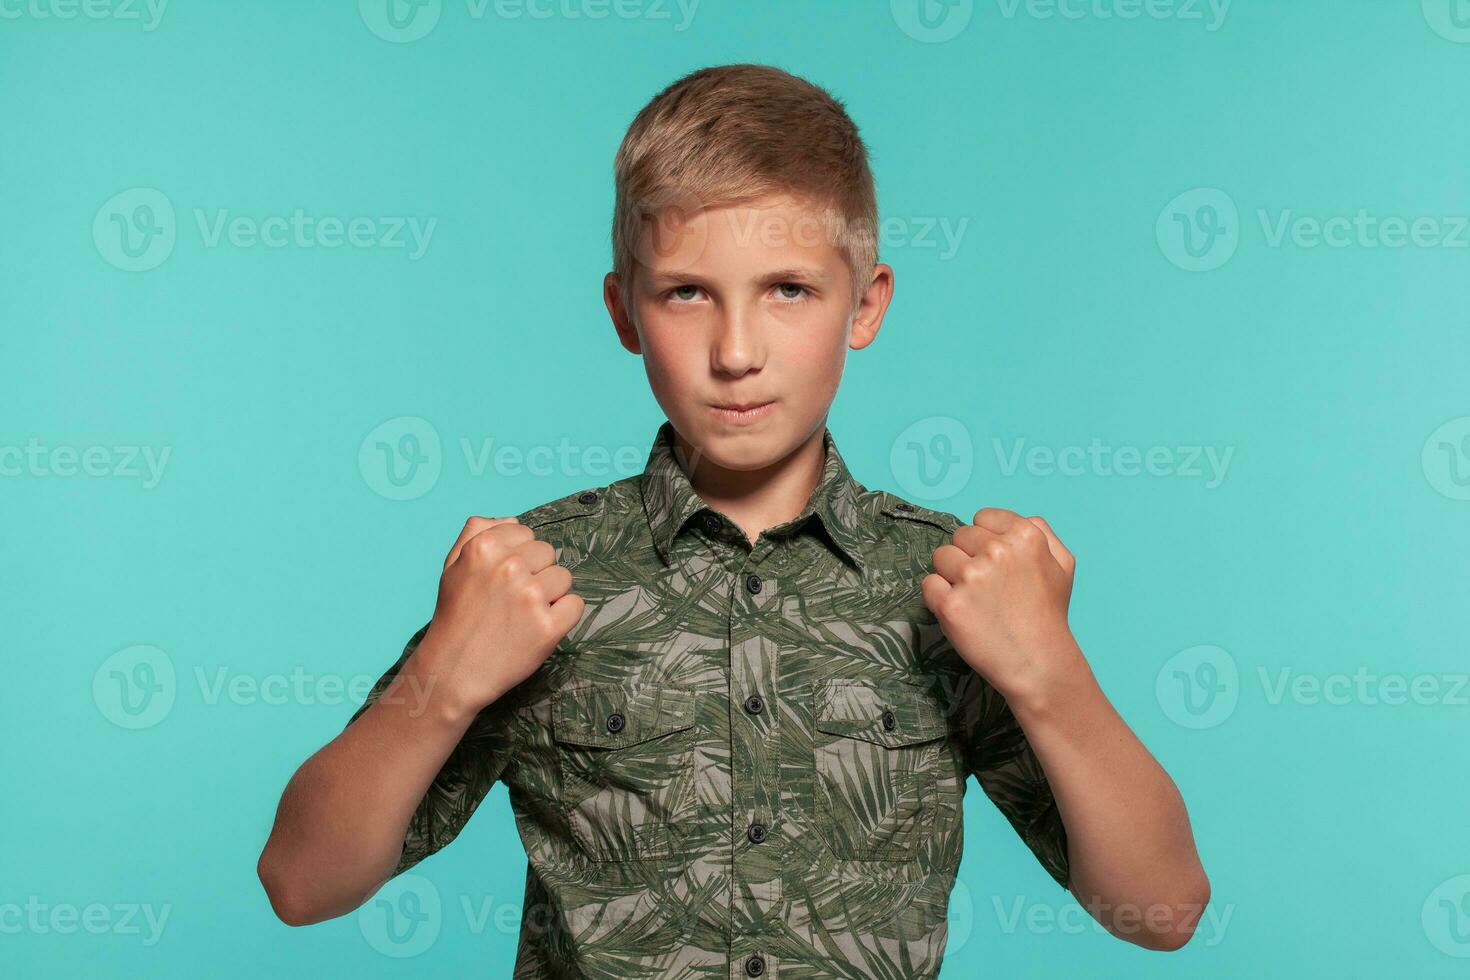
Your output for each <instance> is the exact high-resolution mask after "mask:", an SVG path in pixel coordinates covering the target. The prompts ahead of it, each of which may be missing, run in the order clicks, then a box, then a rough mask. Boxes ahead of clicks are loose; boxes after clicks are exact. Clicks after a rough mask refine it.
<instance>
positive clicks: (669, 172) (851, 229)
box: [612, 64, 878, 306]
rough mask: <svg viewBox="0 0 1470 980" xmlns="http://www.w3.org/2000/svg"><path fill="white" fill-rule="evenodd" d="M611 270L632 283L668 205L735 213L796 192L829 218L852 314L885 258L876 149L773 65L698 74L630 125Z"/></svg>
mask: <svg viewBox="0 0 1470 980" xmlns="http://www.w3.org/2000/svg"><path fill="white" fill-rule="evenodd" d="M613 181H614V185H615V190H616V202H615V204H614V207H613V230H612V249H613V271H614V272H615V273H616V274H617V275H618V277H619V278H620V279H621V280H622V282H623V283H624V284H625V288H626V287H627V286H628V285H629V284H631V283H632V281H633V278H632V277H633V273H634V271H635V270H636V268H637V267H638V265H639V264H640V260H639V256H638V254H637V250H638V244H639V241H640V236H641V235H642V233H643V231H644V227H645V225H648V224H650V223H653V222H659V221H661V220H663V218H662V215H663V214H664V213H665V209H667V208H671V207H672V208H675V209H682V208H689V207H694V208H698V207H727V206H734V205H740V204H745V203H748V202H750V201H753V200H755V199H757V198H761V197H765V196H767V195H770V194H782V193H784V194H790V195H792V196H794V197H796V198H797V199H798V200H800V201H802V202H803V203H808V204H811V205H814V206H816V207H818V208H820V209H822V211H823V212H824V214H825V216H826V220H827V222H828V226H829V228H832V229H835V230H836V231H837V234H838V237H837V238H836V239H835V240H833V244H835V245H837V246H838V248H839V249H840V250H841V252H842V254H843V258H844V259H845V261H846V264H847V267H848V270H849V271H850V272H851V274H852V283H853V286H852V302H853V305H854V306H856V304H857V302H858V300H859V299H860V298H861V296H862V294H863V292H865V291H866V289H867V287H868V285H869V283H870V282H871V281H872V277H873V266H874V265H875V264H876V263H877V261H878V244H877V243H878V236H877V225H878V203H877V194H876V192H875V189H874V184H873V175H872V172H871V171H870V170H869V169H868V150H867V147H866V146H865V145H864V144H863V140H862V137H861V136H860V135H859V134H858V129H857V126H856V125H854V124H853V121H852V119H851V118H850V117H849V116H848V115H847V111H846V109H844V107H843V104H842V102H840V101H839V100H838V99H836V98H834V97H833V96H832V95H831V94H830V93H828V92H827V91H826V90H825V89H823V88H820V87H819V86H817V85H813V84H812V83H811V82H808V81H806V80H805V79H802V78H798V77H797V76H795V75H792V74H790V73H789V72H786V71H783V70H781V69H780V68H776V67H774V66H771V65H756V64H735V65H717V66H713V67H709V68H701V69H699V70H698V71H694V72H691V73H689V74H688V75H685V76H684V77H682V78H680V79H678V80H677V81H675V82H674V83H672V84H671V85H669V86H668V87H667V88H665V89H664V90H663V91H661V92H659V93H658V94H657V95H656V96H654V97H653V99H652V100H650V101H649V103H648V104H647V105H645V106H644V107H643V108H642V109H641V110H640V111H639V112H638V115H637V116H636V117H634V119H633V122H632V124H631V125H629V127H628V131H627V133H626V134H625V135H624V136H623V142H622V145H621V146H619V147H618V152H617V157H616V158H615V160H614V161H613Z"/></svg>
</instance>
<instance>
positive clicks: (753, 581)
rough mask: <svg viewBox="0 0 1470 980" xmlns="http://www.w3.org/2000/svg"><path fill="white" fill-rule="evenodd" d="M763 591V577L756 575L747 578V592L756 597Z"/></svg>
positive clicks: (752, 574)
mask: <svg viewBox="0 0 1470 980" xmlns="http://www.w3.org/2000/svg"><path fill="white" fill-rule="evenodd" d="M760 590H761V577H760V576H759V575H756V574H755V573H753V572H752V573H751V574H750V575H747V576H745V591H747V592H749V593H750V594H751V595H756V594H757V593H759V592H760Z"/></svg>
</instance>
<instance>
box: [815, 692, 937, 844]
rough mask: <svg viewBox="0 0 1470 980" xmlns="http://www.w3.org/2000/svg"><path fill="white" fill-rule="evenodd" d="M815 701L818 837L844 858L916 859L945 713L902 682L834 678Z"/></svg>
mask: <svg viewBox="0 0 1470 980" xmlns="http://www.w3.org/2000/svg"><path fill="white" fill-rule="evenodd" d="M814 695H815V703H814V706H813V707H814V714H813V728H814V729H815V731H814V732H813V736H812V751H813V753H814V763H815V772H814V776H815V779H814V784H815V785H814V789H815V797H816V812H817V819H818V821H819V824H820V825H819V827H818V832H819V833H818V836H820V837H821V838H822V839H824V840H825V841H827V843H828V846H829V847H830V848H831V849H832V851H833V853H834V854H835V855H836V856H837V857H839V858H844V859H848V860H863V861H908V860H912V859H913V858H914V857H915V851H916V848H917V843H918V841H919V840H921V839H922V838H923V836H924V834H926V833H927V832H928V831H929V824H930V823H931V821H932V808H933V802H932V801H933V798H934V784H935V782H936V778H937V773H938V768H939V758H940V755H939V753H940V751H941V749H942V747H943V741H942V739H943V736H944V735H945V734H946V732H947V731H948V726H947V724H946V722H945V718H944V713H943V711H942V710H941V709H940V707H939V706H938V704H936V703H935V702H934V701H933V700H932V699H930V697H929V696H928V695H927V694H926V693H925V692H924V691H923V689H921V688H919V687H917V686H912V685H905V684H903V683H899V682H889V681H881V682H878V681H872V680H843V679H832V680H826V681H822V682H820V683H818V684H817V685H816V687H815V689H814Z"/></svg>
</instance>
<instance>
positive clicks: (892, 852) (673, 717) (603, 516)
mask: <svg viewBox="0 0 1470 980" xmlns="http://www.w3.org/2000/svg"><path fill="white" fill-rule="evenodd" d="M823 443H824V447H825V457H824V463H823V469H822V475H821V477H820V481H819V483H818V484H817V486H816V488H815V489H814V490H813V492H812V494H811V496H810V498H809V500H808V502H807V504H806V505H805V507H804V508H803V509H802V511H801V513H800V514H798V515H797V516H796V517H795V518H793V519H792V520H790V521H787V522H785V523H783V524H780V525H777V526H775V527H772V528H768V529H767V530H765V531H763V532H761V533H760V534H759V535H758V537H757V540H756V541H755V542H754V544H752V543H751V542H750V541H749V539H748V538H747V537H746V536H745V534H744V532H742V531H741V530H740V529H739V528H738V527H737V526H736V525H735V523H734V522H732V521H731V520H730V519H729V518H728V517H726V516H725V515H724V514H722V513H720V512H719V511H717V510H715V509H713V508H711V507H710V506H708V505H707V504H706V503H705V502H704V501H703V500H702V499H701V498H700V497H699V496H698V495H697V494H696V493H695V492H694V490H693V487H692V486H691V484H690V481H689V478H688V476H687V475H686V471H685V467H683V466H681V465H680V463H679V461H678V459H677V457H676V450H675V445H674V442H673V429H672V426H671V425H670V423H669V422H667V421H666V422H664V423H663V424H662V425H661V426H660V427H659V429H658V432H657V434H656V435H655V437H654V440H653V444H652V448H651V450H650V452H649V455H648V461H647V465H646V467H645V468H644V471H643V472H642V473H640V474H638V475H635V476H630V477H628V478H626V479H622V480H619V481H617V482H613V483H610V484H608V485H605V486H599V487H592V488H588V489H586V490H582V491H579V492H576V493H573V494H569V495H567V496H565V497H563V498H561V499H558V500H553V501H551V502H549V503H545V504H542V505H540V506H537V507H534V508H532V509H531V510H528V511H526V512H524V513H522V514H520V515H518V517H519V519H520V521H521V523H522V524H524V525H525V526H527V527H529V528H531V529H532V530H533V531H534V532H535V534H536V536H537V537H538V538H541V539H542V540H545V541H547V542H549V543H550V544H552V545H553V546H554V547H555V549H556V553H557V561H558V562H559V563H560V564H562V565H564V566H565V567H567V568H568V569H569V570H570V571H571V573H572V590H573V591H575V592H576V593H577V594H578V595H580V596H582V598H583V599H584V600H585V602H586V608H585V610H584V612H583V615H582V616H581V618H580V619H579V621H578V622H577V624H576V626H575V627H573V629H572V630H571V631H570V632H569V633H568V634H567V635H566V637H565V638H564V639H563V640H562V641H561V642H560V643H558V644H557V646H556V649H555V650H554V651H553V653H552V654H551V656H550V657H549V659H547V660H546V661H545V662H544V663H543V664H542V665H541V666H540V667H539V668H538V669H537V670H536V671H535V673H533V674H532V675H531V676H530V677H529V678H527V679H526V680H525V681H524V682H522V683H521V684H519V685H518V686H517V687H515V688H513V689H512V690H511V691H510V692H508V693H507V694H506V695H505V696H504V697H502V698H501V699H499V700H498V701H496V702H495V703H494V704H491V705H489V706H488V707H486V708H485V709H484V710H482V711H481V712H480V713H479V714H478V715H477V716H476V717H475V719H474V720H473V722H472V723H471V724H470V726H469V728H468V730H467V731H466V732H465V735H464V737H463V739H462V740H461V741H460V743H459V744H458V745H457V747H456V748H455V749H454V750H453V751H452V753H451V754H450V755H449V757H448V759H447V760H446V761H445V763H444V765H443V767H442V770H441V771H440V772H439V774H438V775H437V777H436V778H435V779H434V781H433V784H432V785H431V786H430V787H429V789H428V792H427V793H426V794H425V796H424V798H423V800H422V802H421V803H420V804H419V806H418V808H417V811H416V812H415V813H414V815H413V818H412V820H411V821H410V823H409V826H408V830H407V836H406V839H405V841H404V847H403V853H402V857H401V859H400V860H399V862H398V866H397V868H396V869H395V871H394V874H395V875H396V874H398V873H400V872H402V871H404V870H406V869H408V868H410V867H413V866H414V865H415V864H417V863H418V862H419V861H421V860H423V859H424V858H425V857H427V856H428V855H430V854H433V853H435V852H436V851H438V850H439V849H441V848H443V847H444V846H445V845H446V844H448V843H449V842H450V841H451V840H453V839H454V837H455V836H456V835H457V834H458V833H459V831H460V829H461V828H462V827H463V826H464V825H465V823H466V821H468V820H469V818H470V816H471V814H472V813H473V812H474V810H475V808H476V806H477V805H478V804H479V803H480V801H481V800H482V799H483V798H484V796H485V794H486V792H487V791H488V790H489V789H490V787H491V786H492V785H493V784H494V782H495V781H496V780H501V781H503V782H504V783H505V784H506V785H507V787H508V789H509V793H510V803H511V807H512V810H513V811H514V815H515V819H516V825H517V828H518V830H519V834H520V838H521V841H522V843H523V845H524V847H525V850H526V855H527V859H528V865H527V872H526V891H525V899H524V901H525V908H524V914H523V917H522V921H521V927H520V936H519V948H518V953H517V959H516V966H515V971H514V976H515V977H518V978H543V977H582V976H586V977H664V976H667V977H679V978H693V977H710V978H714V977H721V978H730V980H740V978H748V977H755V976H762V977H780V978H782V980H795V978H818V977H821V978H828V977H895V978H897V977H904V978H908V977H933V976H936V975H937V974H938V972H939V968H940V964H941V961H942V959H943V956H944V949H945V942H946V939H947V934H948V933H947V908H948V900H949V894H950V890H951V888H952V886H953V884H954V880H955V873H956V870H957V868H958V866H959V863H960V854H961V848H962V841H963V826H962V823H963V820H962V816H963V810H962V805H961V803H962V799H963V796H964V793H965V790H966V784H967V780H968V778H969V777H970V776H974V777H975V778H976V782H977V783H978V784H979V786H980V787H981V788H982V789H983V790H984V792H985V794H986V795H987V796H988V797H989V799H990V800H991V801H993V802H994V804H995V805H996V806H997V807H998V808H999V810H1000V812H1001V813H1003V814H1004V815H1005V817H1006V819H1007V820H1008V821H1009V823H1010V825H1011V826H1012V827H1013V828H1014V829H1015V831H1016V833H1017V834H1019V836H1020V839H1021V840H1022V841H1024V842H1025V844H1026V846H1027V847H1029V848H1030V849H1031V851H1032V852H1033V853H1034V854H1035V856H1036V858H1037V859H1038V860H1039V861H1040V863H1041V865H1042V866H1043V867H1044V868H1045V870H1046V872H1047V873H1048V874H1049V875H1050V876H1051V877H1052V878H1053V879H1055V880H1056V882H1058V883H1059V884H1061V885H1063V886H1065V885H1066V884H1067V881H1068V867H1067V848H1066V835H1065V832H1064V828H1063V825H1062V821H1061V818H1060V816H1059V814H1058V811H1057V807H1056V803H1055V801H1054V799H1053V796H1052V792H1051V789H1050V787H1049V786H1048V784H1047V780H1046V775H1045V773H1044V772H1043V770H1042V768H1041V766H1040V764H1039V762H1038V761H1037V758H1036V756H1035V755H1034V753H1033V751H1032V749H1031V747H1030V745H1029V744H1028V743H1027V740H1026V737H1025V734H1024V732H1023V731H1022V729H1021V727H1020V725H1019V724H1017V721H1016V719H1015V717H1014V716H1013V714H1012V713H1011V710H1010V708H1009V706H1008V705H1007V704H1006V702H1005V700H1004V699H1003V698H1002V697H1001V696H1000V695H999V694H998V693H997V692H996V690H995V689H994V688H993V687H991V686H990V685H989V684H988V683H986V682H985V681H984V680H983V679H982V678H981V677H980V675H978V674H977V673H976V672H975V671H974V670H973V669H972V668H970V667H969V666H968V665H967V664H966V663H965V662H964V661H963V660H962V659H961V658H960V657H959V655H958V654H957V653H956V652H955V650H954V648H953V647H952V646H951V645H950V643H949V642H948V640H947V639H946V638H945V636H944V634H943V632H942V631H941V629H940V627H939V625H938V621H937V619H936V617H935V616H934V614H933V613H932V612H931V611H930V610H929V609H928V607H927V606H926V605H925V603H924V600H923V596H922V594H921V592H920V589H919V583H920V581H921V580H922V579H923V577H924V576H925V575H926V574H928V573H929V572H931V571H932V570H933V564H932V556H933V552H934V550H935V549H936V548H937V547H939V546H940V545H941V544H944V543H946V542H947V541H949V540H950V537H951V535H952V534H953V533H954V531H955V530H956V529H957V528H958V527H960V526H961V524H963V523H964V522H962V521H961V520H960V519H959V518H958V517H956V516H954V515H952V514H948V513H944V512H942V511H937V510H933V509H929V508H925V507H922V506H918V505H916V504H913V503H911V502H909V501H906V500H904V499H902V498H900V497H898V496H896V495H894V494H891V493H888V492H885V491H881V490H868V489H867V488H865V487H864V486H863V485H862V484H860V483H858V482H857V481H856V480H855V479H854V478H853V477H852V476H851V474H850V473H849V471H848V469H847V466H846V465H845V463H844V461H843V459H842V457H841V455H840V454H839V453H838V452H837V446H836V443H835V441H834V439H833V436H832V434H831V432H830V430H826V431H825V432H824V436H823ZM427 628H428V627H427V625H426V626H425V627H424V628H423V629H420V630H418V631H417V632H416V633H414V634H413V636H412V638H411V639H410V640H409V641H408V644H407V646H406V648H405V649H404V651H403V654H402V656H401V657H400V658H399V660H398V662H397V663H395V664H394V665H393V666H392V667H390V668H389V669H388V671H387V672H386V673H385V674H384V675H383V676H382V678H381V679H380V680H379V681H378V682H377V684H376V685H375V686H374V687H373V689H372V693H371V694H370V695H369V698H368V701H367V703H366V704H364V705H363V707H362V708H360V709H358V711H357V712H356V713H355V714H354V715H353V716H352V717H353V719H356V718H357V717H358V715H360V714H361V713H362V711H364V710H366V708H367V707H368V705H370V704H371V703H372V702H373V701H374V700H375V699H376V698H377V697H378V696H379V695H380V694H381V693H382V691H383V689H384V688H386V687H387V685H388V682H389V681H390V680H391V679H392V678H393V676H394V674H396V673H397V671H398V669H399V668H400V667H401V666H402V664H403V663H404V661H405V660H406V659H407V658H408V657H409V656H411V655H412V653H413V651H414V648H415V647H416V646H417V645H418V642H419V640H420V639H421V638H422V637H423V635H424V631H425V630H426V629H427ZM349 724H350V722H349Z"/></svg>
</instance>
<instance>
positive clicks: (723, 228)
mask: <svg viewBox="0 0 1470 980" xmlns="http://www.w3.org/2000/svg"><path fill="white" fill-rule="evenodd" d="M844 230H845V223H844V221H843V219H842V216H841V214H840V213H839V212H838V211H837V210H836V209H835V208H833V207H831V206H829V205H827V204H824V203H820V202H816V201H813V200H811V199H808V198H804V197H799V196H796V195H791V194H774V195H769V196H766V197H762V198H759V199H756V200H752V201H745V202H741V203H738V204H720V205H714V206H709V207H694V206H684V207H677V206H674V207H668V208H665V209H664V210H663V211H661V212H659V213H658V214H657V215H655V216H653V217H652V218H651V219H650V220H648V221H646V222H645V223H644V227H643V230H642V236H641V240H640V243H639V253H640V254H639V258H640V259H641V260H642V261H643V265H644V266H645V267H646V268H647V269H648V270H649V271H650V273H651V274H652V275H653V276H655V277H666V276H669V275H674V274H678V273H695V272H698V273H702V274H704V273H711V272H714V271H717V269H721V268H723V269H730V270H732V271H739V270H745V269H749V268H754V267H759V266H769V265H775V264H782V265H796V264H801V265H815V266H819V267H823V268H830V267H834V266H838V265H841V264H842V262H843V256H842V252H841V244H842V241H843V234H844Z"/></svg>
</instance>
